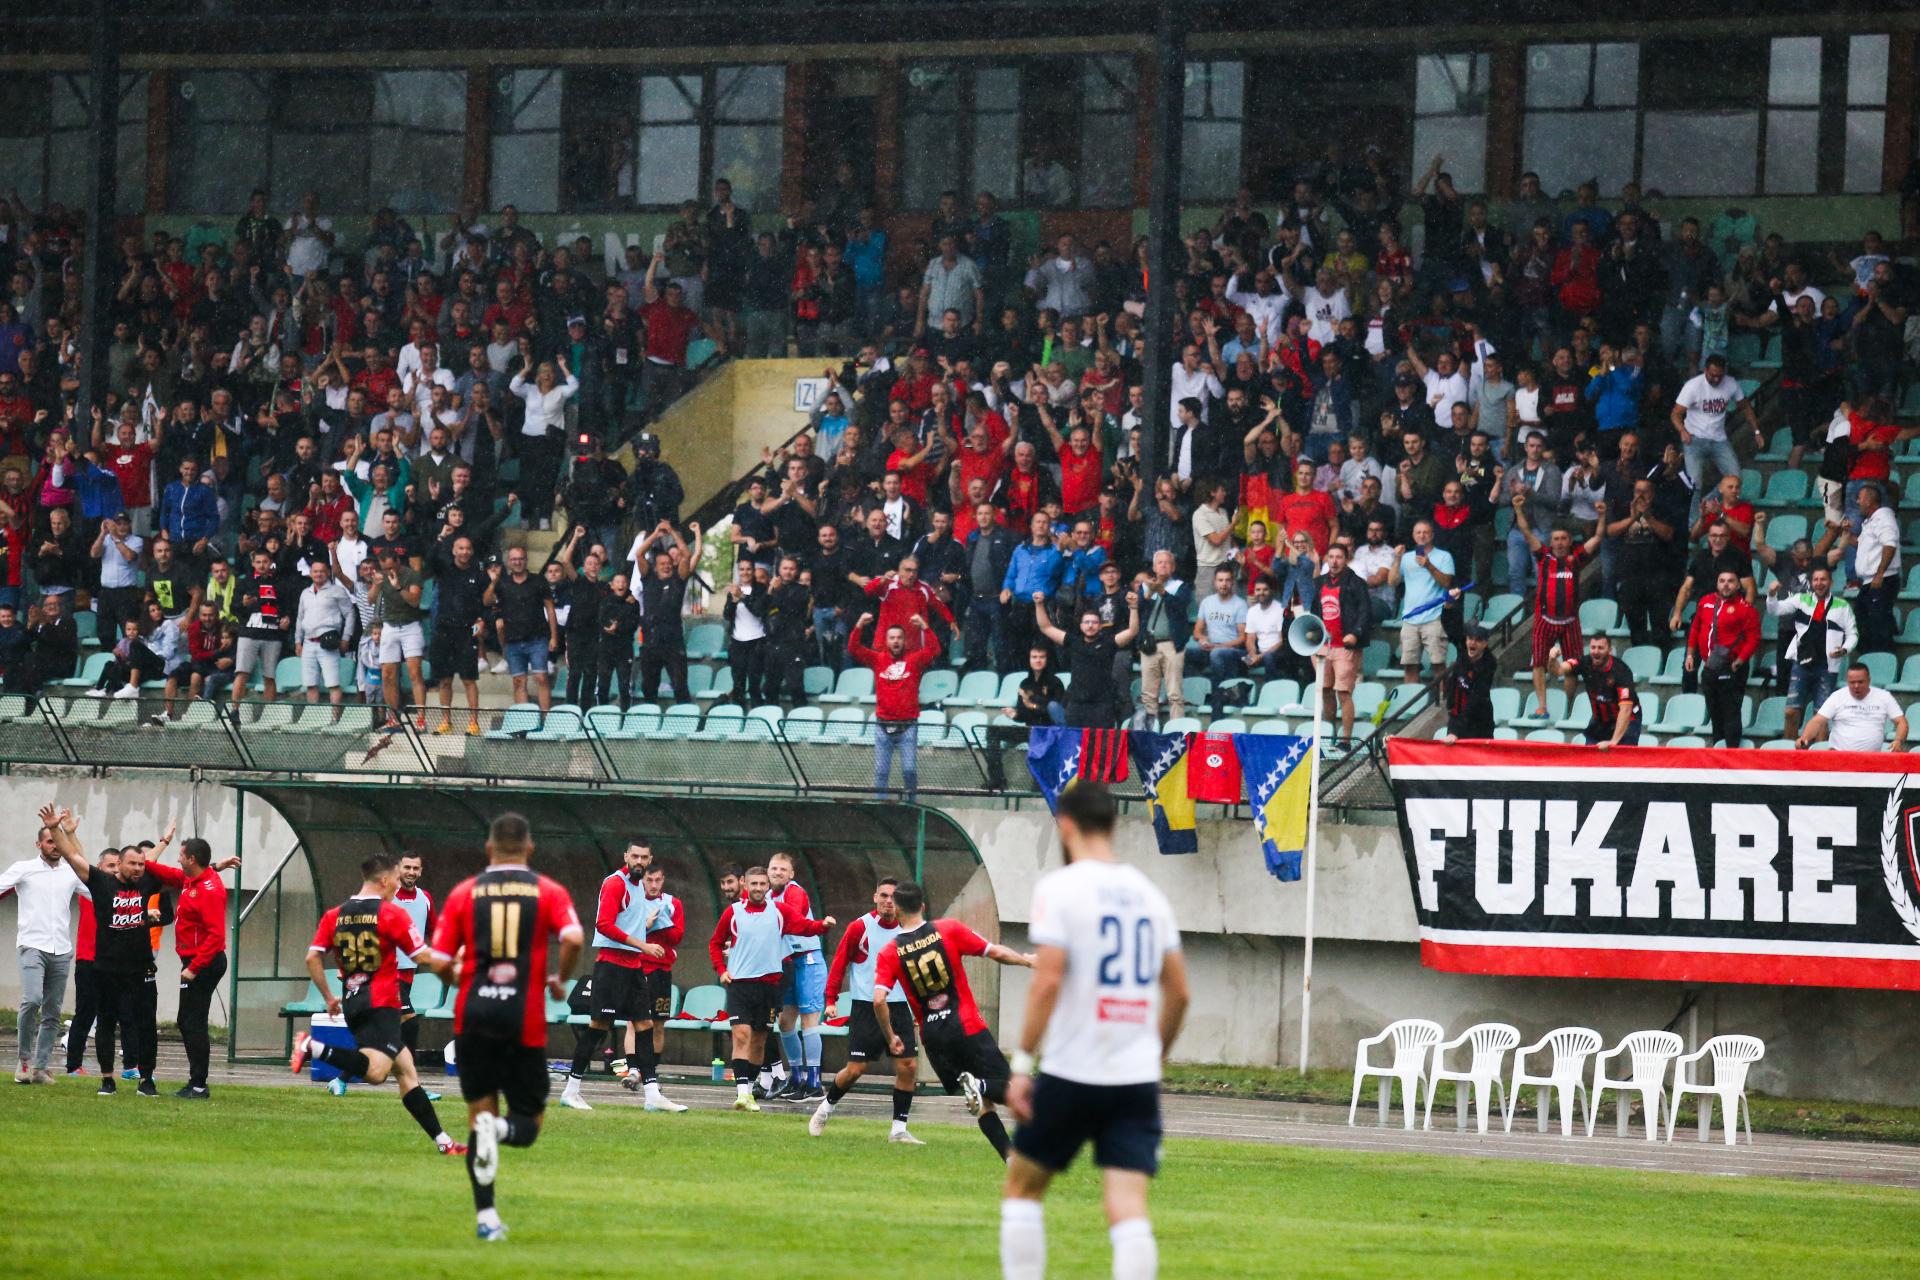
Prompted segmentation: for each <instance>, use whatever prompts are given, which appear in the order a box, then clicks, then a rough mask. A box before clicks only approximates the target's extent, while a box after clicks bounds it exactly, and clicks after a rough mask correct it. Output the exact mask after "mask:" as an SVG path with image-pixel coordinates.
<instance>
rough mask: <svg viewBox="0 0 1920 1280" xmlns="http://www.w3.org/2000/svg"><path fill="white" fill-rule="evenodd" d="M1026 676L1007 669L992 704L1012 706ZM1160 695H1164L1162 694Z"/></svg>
mask: <svg viewBox="0 0 1920 1280" xmlns="http://www.w3.org/2000/svg"><path fill="white" fill-rule="evenodd" d="M1026 678H1027V673H1026V672H1025V671H1009V672H1007V674H1006V675H1004V676H1002V677H1000V692H999V693H998V694H996V695H994V699H993V703H992V705H993V706H994V707H996V708H999V709H1001V710H1005V709H1006V708H1008V707H1011V706H1013V705H1014V704H1015V703H1017V702H1019V700H1020V682H1021V681H1022V680H1025V679H1026ZM1162 696H1165V695H1164V694H1163V695H1162Z"/></svg>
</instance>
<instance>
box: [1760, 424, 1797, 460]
mask: <svg viewBox="0 0 1920 1280" xmlns="http://www.w3.org/2000/svg"><path fill="white" fill-rule="evenodd" d="M1792 448H1793V428H1792V427H1781V428H1780V429H1779V430H1777V431H1775V432H1774V433H1773V435H1772V436H1771V437H1770V438H1769V439H1768V441H1767V447H1766V448H1765V449H1762V450H1761V451H1760V452H1759V453H1756V454H1754V455H1753V460H1754V461H1755V462H1785V461H1786V460H1787V451H1788V450H1790V449H1792Z"/></svg>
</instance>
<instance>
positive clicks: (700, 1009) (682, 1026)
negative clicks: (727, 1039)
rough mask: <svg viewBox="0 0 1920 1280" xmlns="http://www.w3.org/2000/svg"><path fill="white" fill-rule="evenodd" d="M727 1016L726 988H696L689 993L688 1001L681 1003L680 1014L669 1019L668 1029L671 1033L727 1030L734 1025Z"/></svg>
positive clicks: (711, 986)
mask: <svg viewBox="0 0 1920 1280" xmlns="http://www.w3.org/2000/svg"><path fill="white" fill-rule="evenodd" d="M726 1014H727V989H726V988H725V987H722V986H714V985H707V986H700V987H694V988H693V989H692V990H690V991H688V992H687V995H686V999H684V1000H682V1001H681V1002H680V1012H679V1013H677V1014H675V1015H674V1016H673V1017H671V1018H668V1019H667V1029H668V1030H670V1031H671V1030H681V1031H707V1030H715V1029H718V1030H725V1029H726V1028H727V1027H728V1026H730V1025H732V1024H731V1023H730V1022H729V1021H728V1019H727V1016H726ZM716 1019H717V1021H716Z"/></svg>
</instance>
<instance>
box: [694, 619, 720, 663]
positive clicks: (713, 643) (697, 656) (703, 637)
mask: <svg viewBox="0 0 1920 1280" xmlns="http://www.w3.org/2000/svg"><path fill="white" fill-rule="evenodd" d="M726 652H727V630H726V628H725V627H724V626H722V625H721V624H720V623H718V622H703V623H700V624H699V625H698V626H695V627H691V628H689V629H688V631H687V661H689V662H707V661H709V660H711V659H714V658H720V657H724V656H726Z"/></svg>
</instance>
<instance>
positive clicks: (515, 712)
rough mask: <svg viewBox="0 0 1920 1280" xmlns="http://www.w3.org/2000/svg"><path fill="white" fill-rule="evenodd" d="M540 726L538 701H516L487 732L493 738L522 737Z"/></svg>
mask: <svg viewBox="0 0 1920 1280" xmlns="http://www.w3.org/2000/svg"><path fill="white" fill-rule="evenodd" d="M539 727H540V707H539V704H538V703H533V702H516V703H514V704H513V705H512V706H510V707H508V708H507V709H506V711H505V712H504V713H503V714H502V715H501V717H500V723H499V724H498V725H497V726H496V727H495V728H494V729H493V730H492V731H491V732H489V733H488V734H487V737H489V738H494V739H501V738H524V737H526V736H527V735H528V734H530V733H532V732H533V731H534V730H536V729H538V728H539Z"/></svg>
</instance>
